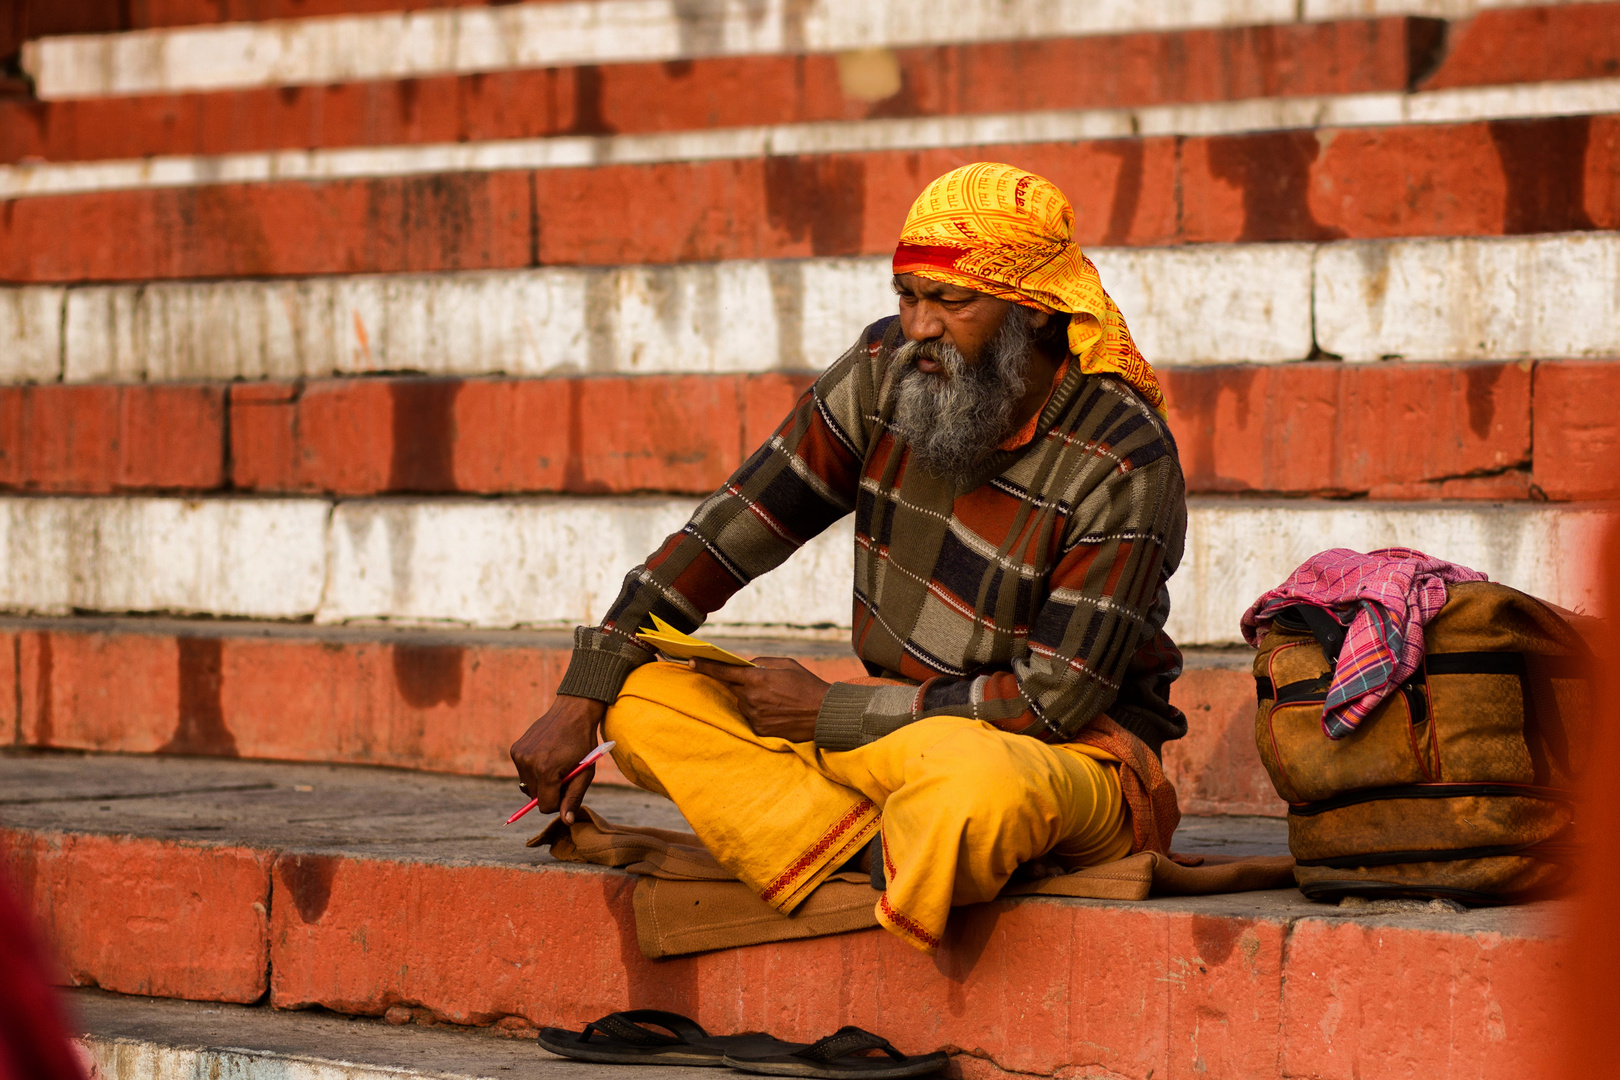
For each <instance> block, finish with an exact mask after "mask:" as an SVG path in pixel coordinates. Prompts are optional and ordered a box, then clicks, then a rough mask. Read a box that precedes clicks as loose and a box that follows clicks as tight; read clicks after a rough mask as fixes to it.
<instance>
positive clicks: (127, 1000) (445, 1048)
mask: <svg viewBox="0 0 1620 1080" xmlns="http://www.w3.org/2000/svg"><path fill="white" fill-rule="evenodd" d="M63 996H64V998H65V1000H66V1003H67V1008H68V1010H69V1013H70V1015H72V1016H73V1017H75V1018H76V1020H77V1030H78V1031H79V1032H82V1035H81V1037H80V1039H81V1042H82V1043H83V1045H84V1046H85V1048H86V1050H88V1052H89V1054H90V1057H91V1060H92V1061H94V1062H95V1064H96V1066H97V1071H98V1073H99V1074H100V1075H102V1076H117V1077H119V1078H120V1080H158V1078H160V1077H165V1078H166V1077H169V1076H176V1075H195V1076H218V1075H225V1076H233V1077H241V1078H242V1080H253V1078H255V1077H266V1078H269V1077H286V1076H297V1077H300V1078H303V1080H373V1078H377V1080H381V1078H383V1077H388V1078H393V1077H416V1076H421V1077H435V1078H443V1080H452V1078H454V1080H462V1078H466V1080H473V1078H475V1077H476V1078H480V1080H483V1078H498V1077H506V1076H512V1077H541V1078H544V1080H575V1078H578V1080H584V1078H585V1077H586V1076H587V1075H588V1076H590V1077H591V1078H592V1080H624V1078H627V1077H629V1076H631V1075H632V1074H633V1075H634V1077H635V1078H636V1080H677V1078H681V1080H685V1078H691V1077H693V1076H694V1072H693V1070H690V1069H682V1068H678V1067H673V1066H656V1065H641V1066H635V1067H630V1066H612V1065H608V1066H604V1065H592V1064H587V1063H584V1062H576V1061H568V1060H566V1059H564V1058H559V1057H556V1056H554V1055H552V1054H548V1053H546V1052H545V1051H544V1050H541V1049H540V1048H539V1047H538V1046H536V1045H535V1044H534V1041H533V1040H532V1039H531V1038H527V1037H525V1038H511V1037H502V1036H501V1035H498V1034H495V1033H493V1032H491V1031H489V1030H488V1029H477V1028H455V1027H446V1026H419V1025H416V1024H410V1023H407V1024H403V1025H396V1024H392V1023H388V1022H386V1021H383V1020H380V1019H375V1018H365V1017H344V1016H338V1015H334V1014H332V1013H328V1012H325V1011H321V1010H297V1011H294V1010H283V1009H272V1008H269V1007H267V1006H262V1005H259V1006H250V1005H228V1004H222V1003H217V1002H198V1001H176V1000H171V999H163V998H144V997H133V996H127V995H123V994H109V993H106V992H105V991H101V990H89V989H81V990H70V991H67V992H65V993H64V995H63ZM188 1058H189V1059H190V1060H187V1059H188ZM193 1062H195V1064H193ZM142 1065H144V1066H145V1068H144V1069H143V1068H142V1067H141V1066H142ZM187 1066H190V1069H189V1070H188V1071H187V1072H186V1073H184V1074H182V1073H180V1072H178V1071H172V1070H175V1069H177V1068H185V1067H187ZM199 1066H200V1067H199Z"/></svg>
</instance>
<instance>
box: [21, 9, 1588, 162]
mask: <svg viewBox="0 0 1620 1080" xmlns="http://www.w3.org/2000/svg"><path fill="white" fill-rule="evenodd" d="M261 6H262V5H261ZM297 6H298V8H299V12H300V13H307V14H317V12H315V11H314V10H307V9H310V7H311V6H310V5H309V4H308V3H300V4H298V5H297ZM393 6H397V7H398V8H404V7H405V6H406V5H405V4H404V3H403V2H400V0H394V5H393ZM343 7H344V8H345V9H347V10H348V11H350V12H351V13H352V12H353V11H356V10H358V5H357V4H356V3H355V0H346V2H345V3H344V4H343ZM1617 22H1620V5H1615V4H1612V3H1609V4H1575V5H1569V6H1553V7H1548V8H1539V9H1534V10H1530V11H1524V10H1517V11H1515V10H1507V11H1487V12H1482V13H1480V14H1479V15H1476V16H1474V17H1473V18H1471V19H1468V20H1466V21H1463V22H1454V23H1452V24H1451V26H1450V28H1449V30H1448V32H1447V35H1446V41H1445V56H1444V58H1443V59H1442V60H1441V61H1440V66H1439V67H1438V68H1437V69H1435V70H1434V71H1433V73H1432V74H1430V75H1429V76H1428V77H1427V78H1426V79H1423V81H1422V86H1423V87H1424V88H1425V89H1438V88H1448V87H1461V86H1477V85H1498V84H1508V83H1516V82H1525V83H1534V82H1545V81H1549V80H1558V79H1595V78H1603V77H1604V76H1606V75H1609V74H1611V73H1612V72H1611V70H1610V69H1609V67H1608V66H1607V64H1606V61H1609V60H1612V59H1614V58H1615V57H1616V55H1620V35H1617V34H1616V32H1615V30H1614V27H1615V25H1616V24H1617ZM109 29H110V28H109ZM1432 29H1433V24H1430V23H1425V22H1418V23H1416V24H1414V22H1413V21H1412V20H1411V19H1410V18H1408V17H1395V18H1384V19H1369V20H1366V21H1356V22H1349V23H1337V22H1328V23H1305V24H1294V25H1288V24H1282V25H1270V26H1260V27H1242V28H1230V29H1209V30H1183V31H1169V32H1165V33H1141V34H1129V35H1123V36H1106V37H1090V38H1071V39H1061V38H1060V39H1055V40H1053V39H1047V40H1033V41H1024V42H1019V43H1017V44H1013V43H1005V42H986V43H980V44H969V45H956V44H948V45H941V46H936V47H933V48H902V49H897V50H895V54H894V60H895V68H894V71H893V72H888V71H884V69H882V68H880V69H878V70H880V71H884V73H885V74H887V75H888V76H889V77H891V78H892V77H893V75H894V74H895V73H897V74H898V77H899V80H900V85H901V86H902V87H903V89H902V90H901V91H899V92H897V93H894V94H891V95H890V96H887V97H883V98H881V99H879V100H876V101H874V100H872V99H871V95H872V93H873V92H880V91H881V90H882V89H886V88H887V84H886V83H885V84H882V85H880V86H877V87H875V88H874V89H868V88H867V87H866V86H865V85H864V84H860V83H859V81H858V80H857V79H855V78H853V77H852V76H853V75H855V74H857V73H855V72H854V71H853V70H852V69H851V74H849V75H842V76H841V71H843V70H845V69H846V68H848V67H849V65H848V64H847V63H846V64H845V65H843V66H841V65H840V63H839V61H838V59H837V58H836V57H834V56H829V55H824V54H823V55H816V54H812V55H808V56H802V57H793V58H788V57H769V56H756V57H737V58H730V57H726V58H706V59H700V60H694V61H691V62H689V63H687V64H685V65H680V66H666V65H664V64H597V65H590V66H584V67H565V68H551V69H545V70H540V71H512V72H495V73H488V74H482V75H464V76H454V75H434V76H428V77H425V78H419V79H414V80H411V81H410V82H409V83H404V82H396V81H385V82H376V83H369V84H359V85H355V84H350V85H341V84H340V85H311V86H305V87H302V88H300V89H299V91H298V92H297V93H293V94H284V93H282V92H280V91H279V90H276V89H250V90H229V91H219V92H215V93H201V94H179V95H157V96H129V97H114V98H102V99H86V100H68V101H54V102H42V103H40V102H29V103H26V104H24V103H8V102H0V118H5V119H0V162H16V161H21V160H23V159H25V158H36V159H42V160H46V161H92V160H98V159H101V160H105V159H119V158H140V157H147V156H150V155H154V154H155V155H174V154H227V153H242V152H245V151H252V150H272V149H289V150H291V149H305V148H311V147H345V146H390V145H391V146H404V145H412V144H423V143H459V142H467V141H473V142H476V141H479V140H487V139H525V138H536V137H545V136H560V135H579V134H608V133H615V134H630V133H638V132H650V131H679V130H697V129H703V128H717V127H731V126H746V125H754V124H781V123H812V122H816V121H828V120H860V119H864V118H867V117H871V116H883V117H893V116H941V115H962V114H971V113H1004V112H1020V111H1025V110H1032V109H1102V108H1131V107H1138V106H1144V105H1160V104H1171V103H1177V102H1198V101H1223V100H1240V99H1247V98H1264V97H1294V96H1299V95H1324V94H1364V93H1373V92H1378V91H1403V90H1405V89H1406V88H1407V87H1408V85H1410V84H1411V83H1412V81H1413V79H1414V76H1417V75H1421V74H1422V70H1421V68H1418V67H1415V66H1414V65H1415V64H1421V63H1423V62H1424V61H1426V60H1427V59H1428V58H1429V56H1430V55H1431V53H1430V52H1429V50H1428V49H1427V48H1425V46H1426V45H1428V44H1429V42H1430V40H1431V36H1432ZM1100 72H1106V77H1099V73H1100ZM739 85H746V86H747V88H748V92H747V93H738V92H737V90H738V87H739ZM846 87H847V88H846ZM851 91H853V93H851ZM8 114H9V115H8ZM243 117H251V118H252V122H251V123H248V124H244V123H242V122H241V119H242V118H243Z"/></svg>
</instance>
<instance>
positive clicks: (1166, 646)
mask: <svg viewBox="0 0 1620 1080" xmlns="http://www.w3.org/2000/svg"><path fill="white" fill-rule="evenodd" d="M903 342H904V337H903V335H902V333H901V330H900V322H899V319H898V318H896V317H892V316H891V317H890V318H887V319H884V320H881V321H879V322H877V323H874V324H872V325H871V326H870V327H868V328H867V329H866V330H865V332H864V333H863V334H862V336H861V339H860V340H859V341H858V342H856V344H855V345H854V346H853V347H852V348H851V349H850V350H849V351H848V352H846V353H845V354H844V355H843V357H841V358H840V359H839V360H838V362H837V363H836V364H834V365H833V366H832V367H831V368H829V369H828V370H827V371H826V372H825V373H824V374H823V375H822V376H821V377H820V378H819V379H818V380H817V381H816V383H815V385H814V386H813V387H811V389H810V390H808V391H807V392H806V393H805V395H804V396H803V397H802V398H801V399H800V400H799V402H798V404H797V405H796V406H795V408H794V410H793V412H792V414H791V415H789V416H788V418H787V420H786V421H785V422H784V423H783V424H782V426H781V427H780V428H779V429H778V430H777V431H776V433H775V435H773V436H772V437H771V438H770V440H769V441H767V442H766V443H765V445H763V446H761V447H760V448H759V449H758V450H756V451H755V452H754V453H753V455H752V456H750V457H749V459H748V460H747V461H746V462H744V463H743V465H742V467H741V468H739V469H738V470H737V472H736V474H735V475H733V476H732V477H731V479H730V480H729V481H727V483H726V484H725V486H724V487H722V488H721V489H720V490H719V491H717V492H715V493H714V494H713V495H711V496H710V497H709V498H708V499H707V500H705V501H704V502H703V504H702V505H701V506H699V507H698V509H697V512H696V513H695V514H693V516H692V519H691V521H689V522H688V523H687V525H686V527H685V528H683V529H682V530H681V531H680V532H678V533H676V534H675V535H673V536H671V537H670V538H669V539H668V540H666V541H665V542H664V544H663V546H662V547H660V548H659V549H658V550H657V551H656V552H654V553H653V554H652V555H651V556H650V557H649V558H648V559H647V561H646V563H645V564H644V565H642V566H638V567H636V568H635V569H634V570H632V571H631V572H630V574H629V576H628V577H626V579H625V583H624V588H623V590H622V591H621V592H620V594H619V596H618V599H617V600H615V601H614V603H613V605H612V606H611V608H609V610H608V612H607V617H606V619H605V620H604V621H603V623H602V625H601V626H599V627H580V628H579V629H578V630H577V631H576V633H575V638H574V641H575V648H574V655H573V659H572V662H571V663H570V664H569V668H568V672H567V674H566V675H565V676H564V678H563V681H562V683H561V685H560V686H559V687H558V693H561V694H572V695H577V696H580V697H587V698H595V699H596V700H599V701H612V700H613V699H614V698H615V697H617V695H618V693H619V690H620V688H621V687H622V686H623V684H624V680H625V678H626V677H627V676H628V675H629V673H630V672H631V671H632V670H633V669H634V668H635V667H636V666H637V665H640V664H643V663H646V662H647V661H648V660H650V659H652V656H651V654H650V653H649V652H648V651H647V650H646V649H644V648H642V647H641V646H640V645H639V644H637V643H636V640H635V638H634V637H633V635H634V634H635V632H636V630H637V629H638V628H640V627H642V626H644V625H648V624H649V623H650V620H649V619H648V615H649V614H657V615H658V616H659V617H660V618H662V619H665V620H667V621H668V622H670V623H671V624H673V625H675V626H677V627H679V628H681V629H682V630H686V631H691V630H695V629H696V628H697V627H698V626H699V625H700V624H701V623H702V622H703V620H704V618H705V617H706V616H707V615H708V614H709V613H710V612H713V611H715V610H717V609H718V608H719V607H720V606H721V605H722V604H724V603H725V602H726V600H727V599H729V598H730V597H731V596H732V594H733V593H735V592H736V591H737V590H738V589H740V588H742V587H743V586H744V585H746V584H748V582H750V581H752V580H753V579H754V578H756V577H758V576H759V575H760V574H763V573H765V572H766V571H768V570H770V569H772V568H773V567H775V566H777V565H779V564H780V563H782V562H783V561H784V560H786V559H787V558H788V556H790V555H792V554H793V552H794V551H795V550H797V549H798V548H799V546H800V545H802V544H803V543H804V542H805V541H806V540H808V539H810V538H811V537H813V536H815V535H816V534H818V533H820V532H821V531H822V530H823V529H826V528H827V527H828V526H830V525H832V524H833V523H834V522H836V521H837V520H838V519H839V518H841V517H843V516H844V515H845V514H848V513H850V512H852V511H853V512H854V514H855V581H854V597H853V600H854V632H853V640H854V646H855V652H856V653H857V655H859V656H860V658H861V660H862V661H863V662H864V663H865V665H866V668H867V670H868V671H869V672H871V673H872V674H873V675H879V676H885V677H887V678H890V679H900V680H904V681H905V683H906V685H899V686H895V685H857V684H851V683H835V684H834V685H833V687H832V689H831V691H830V692H829V693H828V694H827V697H826V700H825V702H824V703H823V704H822V707H821V712H820V716H819V717H818V719H817V723H816V743H817V745H819V746H821V747H823V748H825V749H829V750H844V749H850V748H853V747H856V746H860V745H862V744H865V743H868V742H871V741H873V740H875V739H878V738H881V737H882V736H884V735H886V734H888V733H889V732H891V731H894V730H896V729H897V728H899V727H901V726H903V725H905V724H909V723H911V722H913V721H915V720H919V719H922V718H923V717H928V716H942V715H945V716H972V717H975V718H978V719H980V720H985V721H988V722H990V723H992V724H994V725H996V726H997V727H1000V728H1003V729H1005V730H1008V731H1014V732H1019V733H1022V734H1026V735H1031V736H1034V737H1036V738H1040V739H1044V740H1047V741H1051V742H1063V741H1068V740H1070V739H1073V738H1074V737H1076V736H1077V735H1078V734H1079V733H1080V732H1081V730H1082V729H1083V728H1085V727H1086V725H1087V724H1089V723H1091V722H1092V721H1093V720H1094V719H1095V718H1097V717H1098V716H1100V715H1102V714H1104V713H1106V714H1107V715H1108V716H1110V717H1111V718H1112V719H1113V720H1114V721H1115V722H1117V723H1118V724H1119V725H1120V726H1121V727H1123V728H1124V729H1125V730H1126V731H1128V732H1130V733H1132V734H1134V735H1136V736H1137V737H1138V738H1140V739H1142V740H1143V742H1145V743H1146V744H1147V745H1148V746H1149V747H1151V748H1152V749H1153V751H1154V752H1155V753H1157V752H1159V749H1160V747H1161V745H1162V744H1163V743H1164V742H1165V741H1166V740H1167V739H1174V738H1179V737H1180V736H1182V735H1184V734H1185V733H1186V721H1185V719H1184V718H1183V717H1182V715H1181V714H1180V712H1179V711H1178V710H1176V709H1175V708H1174V707H1173V706H1171V705H1170V703H1169V700H1168V696H1167V695H1168V693H1169V687H1170V682H1171V680H1173V679H1174V678H1175V677H1176V676H1177V675H1179V674H1180V672H1181V654H1180V652H1179V651H1178V650H1177V649H1176V647H1175V646H1174V645H1173V644H1172V643H1171V642H1170V639H1169V638H1168V637H1167V636H1165V634H1164V632H1163V627H1164V622H1165V618H1166V617H1167V615H1168V614H1169V598H1168V595H1167V593H1166V590H1165V580H1166V579H1167V578H1168V577H1169V576H1170V574H1171V573H1172V572H1173V571H1174V570H1175V568H1176V564H1177V563H1178V562H1179V561H1180V559H1181V552H1182V543H1183V539H1184V537H1185V533H1186V527H1187V510H1186V501H1185V492H1184V486H1183V482H1182V476H1181V466H1180V463H1179V461H1178V460H1177V456H1176V447H1175V442H1174V440H1173V439H1172V438H1171V436H1170V432H1169V430H1168V428H1166V427H1165V425H1164V423H1163V422H1162V421H1161V420H1160V419H1159V418H1158V417H1157V416H1156V415H1155V414H1154V412H1153V410H1152V409H1151V408H1149V407H1148V406H1147V405H1146V404H1145V403H1144V402H1143V401H1142V399H1141V398H1140V397H1138V396H1137V395H1136V393H1135V392H1134V391H1133V390H1131V389H1130V388H1129V387H1128V386H1126V385H1125V384H1124V383H1122V382H1120V381H1118V380H1116V379H1113V378H1110V377H1098V376H1086V375H1083V374H1081V372H1080V370H1079V365H1078V364H1071V365H1069V370H1068V372H1067V374H1066V375H1065V377H1064V378H1063V380H1062V382H1061V383H1060V384H1059V385H1058V386H1057V387H1056V388H1055V389H1054V390H1053V392H1052V395H1051V397H1050V398H1049V399H1048V401H1047V403H1046V407H1045V408H1044V409H1043V410H1042V411H1041V413H1040V416H1039V419H1038V421H1037V423H1036V427H1035V437H1034V439H1033V440H1032V441H1031V442H1029V443H1028V444H1026V445H1024V446H1022V447H1020V448H1019V449H1017V450H1012V451H1007V450H998V451H996V452H995V453H993V454H992V455H991V457H990V458H989V460H988V461H987V462H986V463H985V464H984V465H983V466H982V467H981V469H980V471H979V473H978V475H975V476H969V477H963V478H959V479H957V480H954V481H953V480H951V479H941V478H939V477H935V476H931V475H929V474H928V473H927V472H926V471H924V470H923V469H921V468H908V467H907V462H908V458H909V456H910V454H909V448H908V447H907V445H906V443H905V442H904V441H903V440H901V439H900V438H899V437H898V436H897V435H896V434H895V431H894V428H893V425H892V423H891V419H892V417H893V415H894V410H895V397H896V389H897V386H898V381H899V376H900V374H901V365H899V364H896V363H895V362H894V361H893V359H892V357H893V354H894V350H895V349H897V348H898V347H899V346H900V345H901V344H902V343H903ZM828 584H829V586H830V585H832V583H831V582H829V583H828Z"/></svg>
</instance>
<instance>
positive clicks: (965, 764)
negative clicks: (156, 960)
mask: <svg viewBox="0 0 1620 1080" xmlns="http://www.w3.org/2000/svg"><path fill="white" fill-rule="evenodd" d="M1017 737H1018V738H1023V737H1025V736H1017ZM1007 738H1008V737H1007V736H1004V735H1002V734H1001V733H1000V732H996V731H991V730H986V729H984V728H977V729H968V730H967V731H965V732H963V733H962V734H961V735H959V736H955V737H953V738H952V739H950V740H949V741H948V742H947V743H946V744H943V745H936V746H935V747H933V748H930V749H929V750H926V751H924V752H923V753H921V754H919V755H918V757H917V758H916V760H915V761H913V762H912V763H911V766H910V768H908V769H907V770H906V771H907V773H908V776H907V782H908V784H917V785H919V786H920V787H923V788H926V789H927V790H929V791H930V792H931V793H932V794H933V798H935V799H937V800H938V802H939V804H940V807H941V808H942V809H943V810H947V811H948V812H950V813H954V814H960V815H961V816H962V817H964V818H966V819H970V820H979V821H985V822H990V821H995V820H1001V819H1003V818H1004V817H1005V816H1006V815H1008V814H1014V813H1026V812H1027V811H1028V810H1029V808H1031V807H1034V806H1039V805H1041V804H1042V803H1044V802H1048V801H1050V799H1051V795H1052V792H1053V790H1054V789H1053V783H1052V781H1053V779H1054V778H1053V777H1051V776H1050V775H1048V773H1049V770H1047V769H1044V768H1042V767H1041V765H1040V761H1039V758H1038V756H1032V755H1030V754H1027V753H1019V752H1017V751H1018V750H1019V749H1022V748H1017V747H1014V746H1011V745H1009V744H1008V742H1007Z"/></svg>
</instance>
